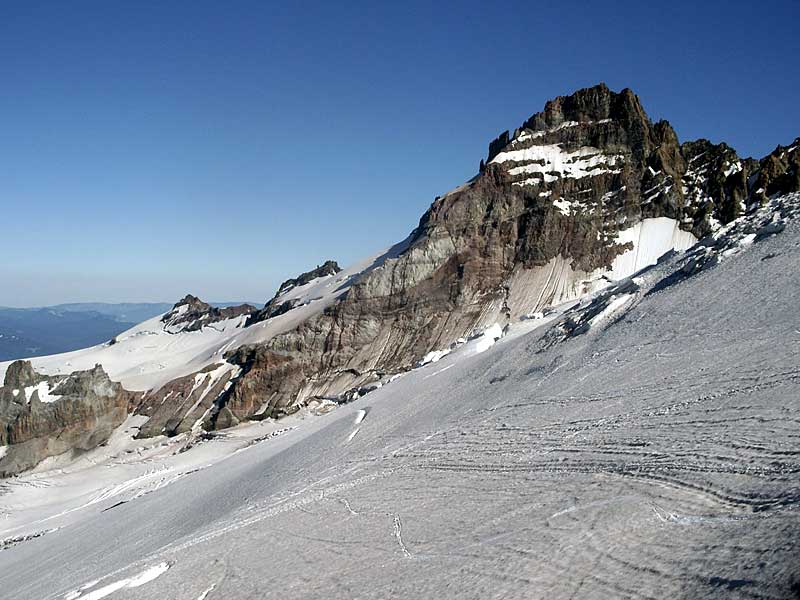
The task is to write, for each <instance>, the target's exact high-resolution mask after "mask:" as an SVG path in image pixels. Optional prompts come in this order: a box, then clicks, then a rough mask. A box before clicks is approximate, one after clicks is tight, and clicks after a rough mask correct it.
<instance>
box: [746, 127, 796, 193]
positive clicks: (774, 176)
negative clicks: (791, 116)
mask: <svg viewBox="0 0 800 600" xmlns="http://www.w3.org/2000/svg"><path fill="white" fill-rule="evenodd" d="M749 185H750V193H751V197H752V201H753V202H758V203H759V204H764V203H766V202H767V200H768V199H770V198H774V197H775V196H779V195H783V194H788V193H790V192H796V191H798V190H800V138H795V140H794V141H793V142H792V143H791V144H790V145H789V146H778V147H777V148H775V150H773V151H772V152H771V153H770V154H768V155H767V156H765V157H764V158H762V159H761V161H759V164H758V168H757V170H756V172H755V173H754V174H753V177H752V178H751V180H750V184H749Z"/></svg>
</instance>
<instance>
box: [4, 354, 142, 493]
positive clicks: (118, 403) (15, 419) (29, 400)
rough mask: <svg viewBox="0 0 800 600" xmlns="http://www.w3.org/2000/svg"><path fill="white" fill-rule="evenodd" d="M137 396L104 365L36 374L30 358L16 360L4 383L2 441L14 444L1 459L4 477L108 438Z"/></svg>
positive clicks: (88, 447)
mask: <svg viewBox="0 0 800 600" xmlns="http://www.w3.org/2000/svg"><path fill="white" fill-rule="evenodd" d="M33 386H37V387H35V388H33V389H31V388H32V387H33ZM26 388H27V389H26ZM40 394H46V398H40ZM45 400H47V401H45ZM132 401H133V394H131V393H130V392H127V391H125V390H124V389H123V388H122V386H121V385H120V384H119V383H114V382H113V381H111V380H110V379H109V378H108V375H107V374H106V372H105V371H104V370H103V368H102V367H100V366H99V365H98V366H96V367H95V368H94V369H90V370H88V371H76V372H74V373H72V374H71V375H69V376H47V375H40V374H38V373H35V372H34V370H33V368H32V366H31V364H30V363H29V362H27V361H17V362H15V363H13V364H12V365H11V366H10V367H9V369H8V373H7V375H6V380H5V384H4V385H3V386H2V387H0V446H2V445H8V446H9V448H8V451H7V453H6V455H5V456H4V457H3V458H2V459H0V477H6V476H9V475H14V474H16V473H19V472H21V471H24V470H26V469H30V468H32V467H34V466H36V464H38V463H39V462H40V461H41V460H43V459H44V458H47V457H48V456H55V455H58V454H62V453H64V452H68V451H81V450H90V449H92V448H94V447H96V446H98V445H99V444H101V443H103V442H105V441H106V440H107V439H108V437H109V436H110V435H111V432H112V431H113V430H114V428H115V427H118V426H119V425H120V424H121V423H122V422H123V421H124V420H125V417H126V416H127V414H128V408H129V404H130V403H131V402H132Z"/></svg>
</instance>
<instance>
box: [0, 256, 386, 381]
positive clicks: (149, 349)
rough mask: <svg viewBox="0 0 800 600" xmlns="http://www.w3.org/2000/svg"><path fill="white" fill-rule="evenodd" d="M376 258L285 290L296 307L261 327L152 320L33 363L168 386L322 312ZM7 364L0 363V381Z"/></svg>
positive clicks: (47, 370)
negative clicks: (175, 326) (187, 325)
mask: <svg viewBox="0 0 800 600" xmlns="http://www.w3.org/2000/svg"><path fill="white" fill-rule="evenodd" d="M386 255H387V253H386V252H384V253H381V254H379V255H377V256H373V257H370V258H368V259H366V260H364V261H361V262H359V263H357V264H355V265H353V266H351V267H350V268H348V269H345V270H343V271H341V272H339V273H338V274H336V275H333V276H329V277H320V278H317V279H315V280H313V281H311V282H310V283H308V284H306V285H303V286H298V287H294V288H292V289H290V290H289V291H287V292H286V293H285V294H283V295H282V296H280V297H279V298H278V301H279V302H285V301H289V300H296V301H298V306H297V308H295V309H293V310H291V311H289V312H287V313H285V314H283V315H279V316H276V317H273V318H271V319H269V320H268V321H266V322H263V323H257V324H255V325H253V326H251V327H247V328H245V327H244V325H245V323H246V322H247V316H240V317H237V318H235V319H228V320H225V321H221V322H217V323H213V324H211V325H209V326H205V327H203V328H202V329H201V330H200V331H178V332H176V333H172V332H170V328H169V327H167V326H165V324H164V323H163V322H162V316H163V315H159V316H157V317H153V318H152V319H148V320H147V321H145V322H144V323H141V324H139V325H137V326H136V327H133V328H131V329H129V330H128V331H125V332H123V333H121V334H119V335H118V336H116V338H115V343H113V344H100V345H98V346H94V347H92V348H86V349H84V350H77V351H75V352H67V353H64V354H55V355H52V356H44V357H36V358H32V359H30V360H31V363H32V364H33V366H34V368H35V369H36V371H38V372H41V373H43V374H47V375H58V374H68V373H71V372H72V371H77V370H84V369H90V368H92V367H94V366H95V365H96V364H100V365H102V366H103V368H104V369H105V371H106V372H107V373H108V374H109V376H110V377H111V378H112V379H113V380H115V381H119V382H120V383H122V385H123V386H124V387H125V388H126V389H128V390H131V391H145V390H150V389H155V388H158V387H160V386H162V385H164V384H165V383H167V382H168V381H171V380H173V379H176V378H178V377H182V376H184V375H188V374H190V373H194V372H196V371H199V370H200V369H202V368H204V367H206V366H208V365H210V364H213V363H215V362H219V361H221V360H223V355H224V354H225V352H227V351H229V350H232V349H235V348H237V347H238V346H240V345H242V344H253V343H259V342H264V341H266V340H269V339H270V338H272V337H274V336H275V335H277V334H279V333H282V332H284V331H287V330H289V329H292V328H293V327H296V326H297V325H298V324H299V323H300V322H302V321H304V320H306V319H308V318H309V317H311V316H313V315H315V314H318V313H320V312H322V311H323V310H324V309H325V308H326V307H328V306H330V305H331V304H332V303H333V302H335V301H336V299H337V298H338V297H340V296H341V295H342V294H343V293H345V292H346V291H347V289H348V288H349V286H350V284H351V283H352V279H353V278H354V277H356V276H357V275H358V274H359V273H361V272H363V271H364V270H365V269H368V268H371V267H374V266H375V265H376V264H378V263H379V262H380V261H382V260H384V259H385V257H386ZM9 364H11V361H8V362H4V363H0V381H1V380H2V378H3V377H4V375H5V371H6V369H7V368H8V365H9Z"/></svg>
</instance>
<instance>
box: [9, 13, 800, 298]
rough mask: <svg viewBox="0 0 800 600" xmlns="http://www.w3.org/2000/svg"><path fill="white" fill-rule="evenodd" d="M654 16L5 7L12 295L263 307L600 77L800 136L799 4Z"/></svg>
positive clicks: (755, 144)
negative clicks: (504, 135) (505, 135)
mask: <svg viewBox="0 0 800 600" xmlns="http://www.w3.org/2000/svg"><path fill="white" fill-rule="evenodd" d="M433 4H435V5H436V6H432V5H433ZM655 4H656V3H647V2H640V1H638V2H614V3H597V2H568V1H560V2H531V1H530V0H528V1H527V2H513V1H506V2H503V3H492V2H486V1H482V2H464V3H452V4H448V3H428V2H420V3H417V2H403V3H394V4H390V3H380V2H363V3H357V2H347V3H342V4H341V5H340V4H338V3H330V2H308V3H270V2H252V3H251V2H230V3H220V2H201V1H187V2H161V1H160V2H147V1H141V2H111V1H103V2H96V3H93V2H69V3H67V2H50V3H38V2H17V3H11V2H9V3H4V4H3V6H2V7H1V8H0V82H2V89H3V93H2V94H0V132H1V133H0V219H2V235H0V256H2V257H3V259H2V261H1V262H0V305H11V306H31V305H43V304H52V303H58V302H72V301H89V300H92V301H175V300H177V299H178V298H179V297H181V296H183V295H184V294H185V293H187V292H192V293H194V294H197V295H200V296H201V297H203V298H206V299H209V300H228V299H243V300H253V301H259V302H263V301H265V300H266V299H268V298H269V297H270V296H271V295H272V294H273V292H274V290H275V288H276V286H277V285H278V284H279V283H280V281H282V280H283V279H285V278H287V277H289V276H293V275H295V274H296V273H298V272H300V271H304V270H306V269H308V268H310V267H313V266H314V265H316V264H318V263H320V262H322V261H323V260H325V259H327V258H333V259H336V260H338V261H339V262H340V263H343V264H344V263H349V262H352V261H354V260H357V259H358V258H360V257H363V256H365V255H369V254H372V253H374V252H376V251H378V250H380V249H381V248H383V247H386V246H388V245H390V244H391V243H392V242H394V241H397V240H399V239H402V238H403V237H405V235H406V234H407V233H408V232H409V231H410V230H411V229H412V228H413V227H414V226H415V225H416V223H417V221H418V219H419V217H420V215H421V214H422V213H423V211H424V210H425V209H426V208H427V207H428V206H429V204H430V203H431V201H432V200H433V199H434V197H435V196H437V195H440V194H442V193H444V192H445V191H447V190H448V189H450V188H452V187H454V186H455V185H458V184H460V183H461V182H463V181H464V180H466V179H467V178H469V177H470V176H471V175H473V174H474V172H475V171H476V169H477V165H478V162H479V161H480V159H481V158H482V157H483V156H484V155H485V153H486V147H487V144H488V142H489V141H490V140H491V139H492V138H493V137H494V136H495V135H496V134H497V133H499V132H500V131H502V130H505V129H508V128H513V127H515V126H517V125H519V124H520V123H521V122H522V121H523V120H524V119H526V118H527V117H528V116H530V115H531V114H532V113H534V112H536V111H538V110H540V109H541V107H542V106H543V104H544V102H545V101H546V100H548V99H549V98H551V97H554V96H557V95H562V94H567V93H570V92H572V91H573V90H575V89H578V88H580V87H585V86H588V85H593V84H595V83H597V82H600V81H605V82H606V83H607V84H608V85H609V86H611V87H612V89H620V88H623V87H631V88H633V89H634V91H636V92H637V93H638V94H639V96H640V97H641V99H642V102H643V103H644V105H645V108H646V110H647V111H648V113H649V114H650V116H651V118H653V119H659V118H667V119H668V120H670V122H671V123H672V124H673V126H674V127H675V129H676V130H677V132H678V135H679V137H680V138H681V139H682V140H685V139H693V138H697V137H707V138H710V139H712V140H714V141H726V142H728V143H729V144H731V145H733V146H734V147H735V148H736V149H737V150H738V151H739V152H740V154H742V155H754V156H759V157H760V156H762V155H764V154H766V153H767V152H769V151H770V150H772V149H773V148H774V147H775V145H777V144H778V143H784V144H786V143H788V142H790V141H791V140H792V139H794V138H795V137H796V136H798V135H800V118H798V117H800V115H799V114H798V113H799V112H800V110H799V109H798V106H800V102H798V92H800V71H799V70H798V69H797V68H796V64H795V63H796V58H797V56H798V51H799V50H800V42H798V39H800V38H799V37H798V35H797V30H796V27H797V23H798V20H799V18H800V4H798V3H797V2H796V1H783V2H780V1H775V2H770V1H764V2H760V3H758V4H757V5H753V4H752V2H703V3H696V2H685V3H682V2H672V3H670V6H669V7H668V8H655V7H654V6H651V5H655Z"/></svg>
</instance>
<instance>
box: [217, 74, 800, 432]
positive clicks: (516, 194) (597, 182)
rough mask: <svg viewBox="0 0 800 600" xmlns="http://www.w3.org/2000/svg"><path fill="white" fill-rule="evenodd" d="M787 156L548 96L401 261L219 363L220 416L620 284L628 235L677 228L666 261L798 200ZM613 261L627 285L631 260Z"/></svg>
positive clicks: (621, 108) (348, 383) (441, 207)
mask: <svg viewBox="0 0 800 600" xmlns="http://www.w3.org/2000/svg"><path fill="white" fill-rule="evenodd" d="M791 152H794V149H792V150H791ZM791 152H790V151H789V150H782V151H781V150H780V149H779V150H778V151H776V153H777V154H776V155H775V156H772V155H771V156H772V158H770V157H768V158H767V159H764V160H763V161H761V162H760V163H758V162H756V161H752V160H744V161H743V160H740V159H739V158H738V157H737V156H736V154H735V152H734V151H733V150H732V149H730V148H729V147H727V146H726V145H724V144H719V145H715V144H711V143H710V142H707V141H704V140H701V141H698V142H693V143H688V144H684V145H683V146H681V144H680V143H679V141H678V138H677V136H676V134H675V132H674V130H673V129H672V127H671V126H670V125H669V123H667V122H666V121H660V122H658V123H652V122H651V121H650V120H649V119H648V117H647V115H646V113H645V111H644V109H643V108H642V106H641V103H640V102H639V99H638V98H637V96H636V95H635V94H634V93H633V92H631V91H630V90H627V89H626V90H623V91H621V92H619V93H615V92H613V91H611V90H609V89H608V87H606V86H605V85H602V84H601V85H598V86H595V87H593V88H588V89H585V90H580V91H578V92H576V93H575V94H573V95H571V96H568V97H560V98H556V99H554V100H552V101H550V102H548V103H547V104H546V106H545V108H544V110H543V111H542V112H540V113H536V114H534V115H533V116H532V117H531V118H530V119H528V120H527V121H525V123H523V125H522V126H521V127H520V128H519V129H517V130H516V131H515V132H514V133H513V135H512V134H510V133H509V132H504V133H503V134H501V135H500V136H499V137H498V138H497V139H495V140H494V141H493V142H492V143H491V144H490V147H489V154H488V157H487V159H486V160H485V161H482V165H481V167H482V168H481V172H480V173H479V175H478V176H476V177H475V178H474V179H473V180H471V181H470V182H468V183H467V184H466V185H464V186H462V187H460V188H458V189H456V190H454V191H452V192H450V193H449V194H446V195H445V196H443V197H441V198H438V199H437V200H436V201H435V202H434V204H433V205H432V206H431V208H430V209H429V210H428V211H427V212H426V213H425V215H424V216H423V217H422V219H421V220H420V223H419V226H418V228H417V230H416V231H415V233H414V235H413V238H412V242H411V244H410V246H409V247H408V248H407V249H406V250H405V251H404V252H403V253H402V254H401V255H400V256H399V257H398V258H396V259H392V260H388V261H386V262H385V263H384V264H383V265H382V266H380V267H379V268H376V269H373V270H371V271H369V272H368V273H366V274H365V275H363V276H362V277H361V279H360V280H359V281H357V282H356V283H355V284H354V285H353V286H352V288H351V289H350V290H349V291H348V293H347V295H346V296H345V297H344V298H343V299H342V300H341V301H340V302H338V303H336V304H335V305H333V306H332V307H330V308H329V309H327V310H326V311H325V312H324V314H322V315H320V316H318V317H315V318H312V319H310V320H308V321H306V322H304V323H302V324H300V325H299V326H298V327H297V328H296V329H295V330H293V331H290V332H287V333H284V334H282V335H279V336H277V337H275V338H273V339H272V340H270V341H269V342H267V343H265V344H263V345H262V346H260V347H259V348H258V349H249V350H247V352H248V353H250V354H251V355H258V356H265V357H267V356H268V357H269V359H261V360H254V361H249V362H248V361H242V359H241V357H240V356H239V355H237V354H232V355H230V356H228V359H229V360H232V361H233V362H236V363H237V364H239V363H243V366H242V369H243V371H242V375H241V376H240V377H239V378H238V379H237V380H235V381H233V385H232V387H231V393H230V394H228V395H227V396H225V397H223V398H220V400H219V401H218V403H217V404H218V407H217V408H216V409H215V410H221V409H222V408H223V407H224V408H227V409H228V410H229V411H230V413H231V414H232V415H233V416H234V417H235V418H237V419H243V418H248V417H249V416H252V415H253V414H255V413H258V414H272V413H275V412H280V411H283V410H285V409H286V407H288V406H291V405H292V404H294V403H297V402H298V401H302V400H303V399H304V398H307V397H309V396H315V395H331V394H334V395H335V394H340V393H342V392H343V391H344V390H346V389H349V388H351V387H353V386H357V385H360V384H363V383H364V382H366V381H370V380H372V379H374V378H375V377H376V376H378V375H380V374H381V373H384V372H394V371H399V370H403V369H406V368H409V367H410V366H411V365H412V364H413V363H414V361H415V360H417V359H418V358H419V357H421V356H423V355H424V354H426V353H427V352H429V351H430V350H432V349H435V348H442V347H446V346H447V345H448V344H449V343H450V342H452V341H453V340H455V339H456V338H459V337H461V336H464V335H466V334H468V333H469V332H470V331H471V330H472V329H473V328H475V327H484V326H486V325H488V324H490V323H494V322H495V321H497V322H500V323H501V324H502V323H504V322H506V321H508V320H509V319H513V318H516V317H519V316H520V315H521V314H524V313H526V312H529V311H533V310H537V309H540V308H541V307H543V306H546V305H549V304H553V303H557V302H560V301H563V300H567V299H571V298H575V297H578V296H579V295H581V294H582V293H585V292H588V291H591V290H592V289H595V288H596V287H597V286H598V285H600V284H601V283H602V279H603V277H604V275H603V274H604V273H605V272H608V273H612V274H613V275H614V276H615V277H616V276H619V275H620V274H622V275H624V274H626V273H625V272H624V270H623V271H621V270H620V269H619V268H618V265H617V263H618V262H620V261H622V257H621V256H620V255H622V254H624V253H625V252H626V251H630V250H631V249H632V243H631V242H630V241H629V240H631V239H633V238H634V237H635V236H638V235H640V233H636V232H644V231H653V230H654V227H650V228H649V229H648V228H646V227H644V226H643V224H645V223H646V222H647V221H648V220H654V221H650V222H651V223H656V224H658V225H659V227H661V225H662V224H663V223H664V221H663V218H664V217H666V218H669V219H674V220H675V221H677V222H678V223H679V224H680V229H678V228H677V227H675V230H674V231H672V233H671V235H672V241H669V240H667V242H666V245H665V246H664V247H663V248H662V249H661V251H662V252H664V251H666V250H668V249H670V248H671V247H686V246H687V245H691V242H689V243H688V244H686V240H694V239H696V238H701V237H703V236H706V235H708V234H709V233H710V232H711V231H712V230H713V229H714V228H715V227H718V226H719V224H724V223H728V222H730V221H731V220H732V219H734V218H736V217H737V216H738V215H740V214H742V212H743V211H744V210H746V209H747V207H748V206H750V205H755V204H758V203H759V202H761V201H762V200H763V198H761V197H760V196H759V195H758V193H756V190H757V189H758V188H755V187H753V186H754V185H755V184H758V182H764V183H763V184H759V185H762V187H764V190H768V188H769V189H772V190H777V189H778V187H780V190H781V191H789V190H791V189H797V187H798V186H797V183H796V181H795V179H793V178H796V172H797V171H796V162H793V161H794V160H795V159H794V158H793V157H794V156H796V155H794V154H792V153H791ZM792 165H795V166H794V167H793V166H792ZM767 180H768V182H771V185H772V187H771V188H770V187H769V185H770V183H768V182H766V181H767ZM777 182H780V183H777ZM764 193H767V192H764ZM767 195H768V193H767ZM658 219H662V221H658ZM640 224H642V225H640ZM630 232H634V233H630ZM668 233H669V232H668ZM690 233H691V234H692V235H689V234H690ZM641 235H644V234H643V233H641ZM640 241H641V240H640ZM682 244H683V245H682ZM623 262H624V261H623ZM624 264H626V265H629V266H630V267H631V268H628V270H627V272H628V273H629V272H632V271H633V270H635V269H634V268H633V266H634V265H635V264H637V263H636V261H635V260H634V261H633V262H631V261H630V260H628V262H627V263H624ZM284 308H286V309H287V310H291V307H284ZM264 318H269V315H265V317H264ZM279 357H282V358H279ZM256 364H257V365H258V366H257V367H256V366H252V367H249V366H248V365H256Z"/></svg>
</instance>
